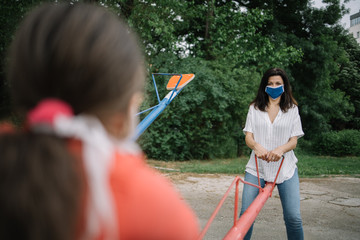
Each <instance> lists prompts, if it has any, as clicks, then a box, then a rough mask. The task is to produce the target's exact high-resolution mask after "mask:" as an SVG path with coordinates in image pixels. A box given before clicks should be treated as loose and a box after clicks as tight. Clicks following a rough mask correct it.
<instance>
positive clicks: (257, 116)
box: [243, 104, 304, 184]
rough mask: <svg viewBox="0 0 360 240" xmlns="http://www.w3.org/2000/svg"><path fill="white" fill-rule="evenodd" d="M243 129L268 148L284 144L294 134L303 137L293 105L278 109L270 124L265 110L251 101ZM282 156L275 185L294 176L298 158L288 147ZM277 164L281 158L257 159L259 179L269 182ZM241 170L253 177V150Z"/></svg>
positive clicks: (273, 176)
mask: <svg viewBox="0 0 360 240" xmlns="http://www.w3.org/2000/svg"><path fill="white" fill-rule="evenodd" d="M243 131H244V133H245V134H246V132H251V133H253V135H254V140H255V142H257V143H259V144H261V145H262V146H263V147H264V148H265V149H267V150H268V151H271V150H274V149H275V148H277V147H278V146H281V145H284V144H286V143H287V142H288V141H289V139H290V138H291V137H295V136H297V137H298V138H300V137H302V136H304V132H303V130H302V126H301V120H300V115H299V110H298V107H297V106H294V107H293V108H290V109H289V110H288V111H287V112H286V113H284V112H282V111H281V109H280V110H279V112H278V114H277V116H276V118H275V120H274V122H273V123H271V121H270V118H269V115H268V113H267V112H263V111H261V110H259V109H255V108H254V104H252V105H251V106H250V107H249V112H248V115H247V118H246V124H245V128H244V129H243ZM284 156H285V160H284V163H283V165H282V168H281V170H280V173H279V176H278V178H277V180H276V183H277V184H279V183H282V182H284V181H285V180H288V179H290V178H291V177H292V176H293V175H294V172H295V169H296V163H297V161H298V160H297V158H296V156H295V154H294V151H293V150H291V151H289V152H287V153H285V154H284ZM280 163H281V159H280V161H278V162H266V161H264V160H262V159H259V158H258V167H259V176H260V178H263V179H264V180H265V181H268V182H273V181H274V180H275V176H276V173H277V171H278V169H279V166H280ZM245 171H246V172H248V173H250V174H252V175H254V176H257V172H256V165H255V153H254V150H253V151H252V152H251V155H250V159H249V162H248V164H247V165H246V169H245Z"/></svg>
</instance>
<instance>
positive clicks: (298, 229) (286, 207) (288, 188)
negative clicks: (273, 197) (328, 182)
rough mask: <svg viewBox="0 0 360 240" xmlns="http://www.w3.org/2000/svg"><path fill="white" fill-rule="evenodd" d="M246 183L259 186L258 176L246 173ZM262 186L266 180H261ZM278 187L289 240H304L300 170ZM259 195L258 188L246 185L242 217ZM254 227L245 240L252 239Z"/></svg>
mask: <svg viewBox="0 0 360 240" xmlns="http://www.w3.org/2000/svg"><path fill="white" fill-rule="evenodd" d="M245 181H247V182H250V183H253V184H256V185H258V178H257V176H254V175H251V174H250V173H247V172H246V173H245ZM260 184H261V187H264V186H265V181H264V179H260ZM277 187H278V190H279V195H280V200H281V205H282V208H283V215H284V220H285V226H286V233H287V237H288V239H294V240H295V239H296V240H297V239H301V240H302V239H304V232H303V227H302V220H301V215H300V188H299V176H298V170H297V169H295V173H294V176H292V177H291V178H290V179H288V180H286V181H285V182H283V183H280V184H277ZM258 193H259V189H258V188H255V187H252V186H250V185H248V184H245V185H244V190H243V194H242V206H241V213H240V215H242V214H243V213H244V212H245V210H246V209H247V208H248V207H249V206H250V204H251V203H252V202H253V201H254V199H255V198H256V196H257V195H258ZM253 227H254V224H253V225H252V226H251V228H250V229H249V231H248V233H247V234H246V236H245V238H244V239H245V240H248V239H250V238H251V234H252V230H253Z"/></svg>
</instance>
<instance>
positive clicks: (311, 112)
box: [0, 0, 360, 160]
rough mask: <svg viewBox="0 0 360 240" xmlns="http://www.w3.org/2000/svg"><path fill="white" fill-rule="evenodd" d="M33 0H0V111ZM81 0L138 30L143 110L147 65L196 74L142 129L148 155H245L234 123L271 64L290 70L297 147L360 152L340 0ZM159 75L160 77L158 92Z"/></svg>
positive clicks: (353, 50) (357, 61)
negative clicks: (9, 50)
mask: <svg viewBox="0 0 360 240" xmlns="http://www.w3.org/2000/svg"><path fill="white" fill-rule="evenodd" d="M3 1H4V0H3ZM39 2H41V1H40V0H32V1H25V0H23V1H20V0H19V1H10V0H9V1H5V4H1V5H0V13H1V14H0V26H1V30H0V34H1V35H0V57H1V72H0V80H1V85H0V92H1V98H2V99H1V104H0V108H1V109H0V110H1V114H2V115H1V116H7V115H9V114H10V112H9V99H8V98H7V96H8V95H7V90H6V88H5V86H6V81H5V78H4V72H3V71H4V70H3V69H4V63H5V61H6V59H5V50H6V47H7V45H8V43H9V42H10V41H11V37H12V34H13V32H14V30H15V29H16V25H17V23H18V22H19V20H20V19H21V18H22V17H23V15H24V13H25V12H26V10H27V9H29V8H31V6H33V5H35V4H37V3H39ZM71 2H77V1H76V0H73V1H71ZM84 2H97V4H101V5H104V6H106V7H108V8H110V9H111V10H112V11H114V12H115V13H116V14H118V15H120V16H121V17H122V18H123V19H124V20H125V21H126V22H127V23H128V24H129V25H130V26H131V28H132V29H133V30H134V31H135V32H137V34H138V35H139V39H140V42H141V44H142V46H143V48H144V52H145V56H146V61H147V67H148V72H149V74H148V75H149V78H148V85H147V86H146V94H145V95H146V98H145V101H144V104H143V106H142V108H143V109H145V108H147V107H149V106H153V105H155V104H156V102H157V99H156V97H155V92H154V89H153V87H152V82H151V80H150V76H151V73H152V72H176V73H195V75H196V77H195V79H194V81H192V82H191V83H190V85H189V86H188V87H186V89H185V90H184V91H183V92H182V93H181V95H180V96H179V97H177V98H176V99H175V100H174V101H173V102H172V103H171V105H170V106H169V107H168V108H166V109H165V111H164V112H163V114H162V115H160V117H159V118H158V119H157V120H156V121H155V122H154V123H153V124H152V125H151V127H150V128H148V129H147V130H146V131H145V133H144V134H143V135H142V136H141V138H140V144H141V145H142V147H143V149H144V151H145V152H146V154H147V155H148V156H149V157H150V158H156V159H165V160H172V159H181V160H184V159H193V158H196V159H208V158H228V157H236V156H239V155H247V154H248V151H249V149H248V148H247V147H246V146H245V144H244V137H243V134H242V128H243V126H244V123H245V122H244V121H245V118H246V114H247V109H248V105H249V103H250V101H251V100H252V99H253V98H254V97H255V93H256V90H257V87H258V84H259V82H260V78H261V75H262V73H263V72H264V71H265V70H266V69H268V68H270V67H275V66H276V67H282V68H284V69H285V70H286V71H287V72H288V74H289V76H290V81H291V84H292V86H293V92H294V95H295V98H296V99H297V100H298V102H299V108H300V114H301V117H302V123H303V128H304V131H305V134H306V135H305V138H304V140H300V146H303V147H302V149H303V150H307V151H312V152H314V153H318V154H326V155H357V154H359V145H358V143H356V142H354V141H358V140H356V139H358V130H359V127H360V46H359V45H358V44H357V43H356V42H355V40H354V39H353V38H352V37H351V36H349V35H348V33H347V31H346V30H344V29H343V27H342V26H340V25H339V20H340V19H341V17H342V16H343V14H344V13H346V9H345V8H344V6H343V5H342V4H341V3H340V0H324V2H325V3H327V5H326V6H325V7H324V8H321V9H316V8H313V7H312V6H311V1H309V0H252V1H245V0H243V1H242V0H238V1H219V0H203V1H200V0H193V1H185V0H180V1H178V0H158V1H156V0H147V1H140V0H98V1H84ZM166 81H167V78H165V77H164V78H161V77H159V80H158V88H159V91H160V95H161V96H164V95H165V94H166V90H165V87H164V86H165V82H166ZM161 82H162V83H163V84H160V83H161ZM347 129H350V130H347ZM351 129H353V130H351ZM347 136H349V137H347ZM343 138H345V139H344V140H339V139H343ZM345 140H346V141H345ZM301 141H304V142H303V144H302V143H301ZM334 145H336V147H330V146H334ZM325 149H326V150H325Z"/></svg>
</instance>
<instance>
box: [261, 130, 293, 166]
mask: <svg viewBox="0 0 360 240" xmlns="http://www.w3.org/2000/svg"><path fill="white" fill-rule="evenodd" d="M297 139H298V137H296V136H295V137H291V138H290V139H289V141H288V142H287V143H286V144H284V145H282V146H279V147H277V148H275V149H274V150H272V151H270V152H268V154H267V157H266V159H267V161H269V162H276V161H279V160H280V159H281V157H282V155H284V153H286V152H289V151H291V150H293V149H295V148H296V145H297Z"/></svg>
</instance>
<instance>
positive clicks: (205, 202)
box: [167, 173, 360, 240]
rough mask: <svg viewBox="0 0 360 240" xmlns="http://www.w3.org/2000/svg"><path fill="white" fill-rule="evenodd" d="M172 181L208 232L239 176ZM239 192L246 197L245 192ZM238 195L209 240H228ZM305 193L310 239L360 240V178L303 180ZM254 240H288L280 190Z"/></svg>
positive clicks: (178, 176)
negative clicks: (229, 189)
mask: <svg viewBox="0 0 360 240" xmlns="http://www.w3.org/2000/svg"><path fill="white" fill-rule="evenodd" d="M167 175H168V177H170V179H171V180H172V181H173V183H174V184H175V186H176V188H177V189H178V190H179V191H180V192H181V194H182V196H183V197H184V199H185V200H186V201H187V202H188V203H189V205H190V206H191V207H192V208H193V209H194V211H195V212H196V214H197V216H198V218H199V222H200V224H201V227H202V228H203V227H204V226H205V224H206V222H207V220H208V219H209V218H210V216H211V214H212V213H213V211H214V210H215V208H216V206H217V204H218V203H219V201H220V199H221V198H222V196H223V195H224V193H225V192H226V190H227V189H228V187H229V186H230V184H231V183H232V181H233V180H234V178H235V175H219V174H183V173H169V174H167ZM240 177H243V176H240ZM239 186H240V191H239V192H240V196H241V192H242V187H243V186H242V184H240V185H239ZM234 192H235V191H234V190H232V192H231V194H230V196H229V197H228V198H227V200H226V201H225V203H224V205H223V207H222V208H221V210H220V212H219V213H218V215H217V217H216V218H215V220H214V222H213V223H212V225H211V226H210V229H209V231H208V232H207V234H206V235H205V238H204V239H209V240H210V239H214V240H215V239H216V240H218V239H222V238H223V237H224V236H225V235H226V233H227V232H228V230H229V229H230V228H231V227H232V224H233V214H234ZM300 193H301V212H302V218H303V226H304V234H305V239H308V240H318V239H327V240H331V239H334V240H335V239H336V240H339V239H346V240H351V239H354V240H359V239H360V178H351V177H329V178H301V179H300ZM240 201H241V197H240ZM240 204H241V203H239V206H240ZM252 239H253V240H257V239H259V240H260V239H261V240H266V239H272V240H275V239H286V232H285V225H284V221H283V219H282V208H281V203H280V198H279V195H278V191H277V188H275V189H274V192H273V196H272V197H271V198H269V200H268V201H267V202H266V203H265V206H264V208H263V209H262V210H261V212H260V214H259V215H258V217H257V219H256V222H255V227H254V231H253V237H252Z"/></svg>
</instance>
